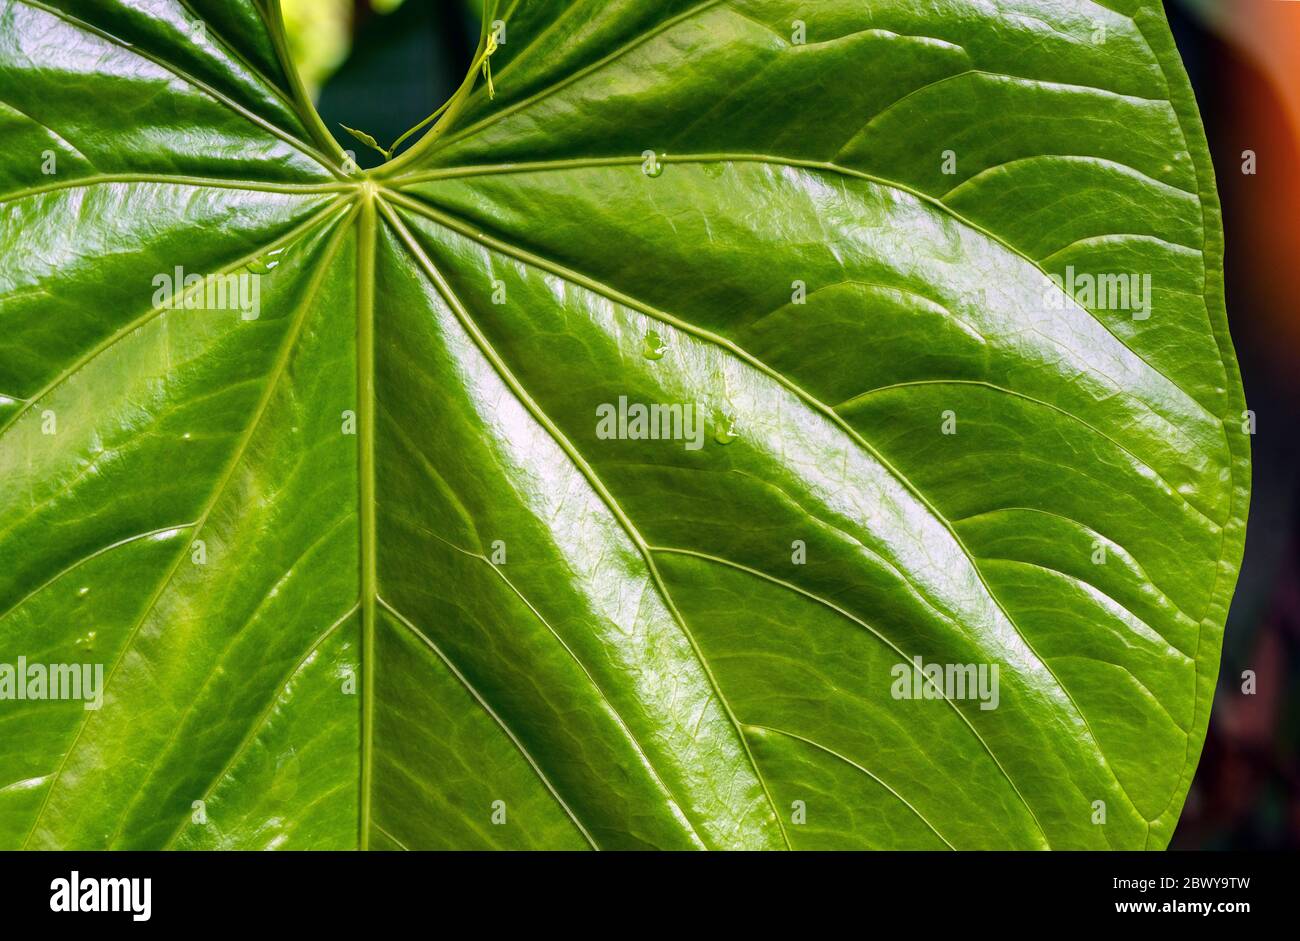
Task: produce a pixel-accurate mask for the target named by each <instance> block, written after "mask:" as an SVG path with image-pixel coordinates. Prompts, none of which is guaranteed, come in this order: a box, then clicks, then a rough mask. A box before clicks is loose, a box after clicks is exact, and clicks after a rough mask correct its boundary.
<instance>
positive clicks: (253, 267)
mask: <svg viewBox="0 0 1300 941" xmlns="http://www.w3.org/2000/svg"><path fill="white" fill-rule="evenodd" d="M284 251H285V246H283V245H282V246H280V247H279V248H273V249H271V250H270V251H269V252H264V253H262V254H261V255H258V256H257V257H256V258H254V259H253V260H252V261H250V262H249V263H248V264H247V265H246V266H245V267H247V268H248V270H249V271H251V272H252V273H253V274H269V273H270V272H271V271H272V270H273V269H275V268H277V267H278V266H279V264H280V262H282V261H283V260H284V259H283V258H281V257H280V256H282V255H283V254H284Z"/></svg>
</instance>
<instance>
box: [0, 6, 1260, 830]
mask: <svg viewBox="0 0 1300 941" xmlns="http://www.w3.org/2000/svg"><path fill="white" fill-rule="evenodd" d="M806 7H807V5H806V4H802V3H798V2H795V0H728V2H724V0H704V2H686V0H662V2H655V3H646V2H644V0H569V2H561V0H520V2H501V3H497V4H493V5H492V9H491V11H490V13H489V17H488V20H487V21H486V22H485V28H484V40H483V45H482V46H481V47H480V55H479V57H478V58H477V59H476V60H475V63H474V66H473V67H472V68H471V70H470V73H469V75H468V76H467V79H466V83H465V85H464V86H463V87H462V89H461V91H460V92H458V93H457V95H456V96H455V97H454V98H453V99H452V100H451V102H450V103H449V105H448V107H447V108H446V111H445V112H444V113H443V114H442V115H441V116H440V118H439V120H438V121H437V122H436V123H435V124H434V125H433V127H432V129H431V130H430V131H429V132H428V133H426V134H425V135H424V136H423V137H422V138H420V139H419V140H418V142H416V143H415V144H414V145H413V146H411V147H410V148H409V149H408V150H406V151H405V152H404V153H402V154H401V155H399V156H398V157H396V158H395V159H394V160H392V161H390V162H389V163H387V164H386V165H385V166H383V167H381V168H380V169H379V170H377V171H373V172H371V173H369V174H358V173H355V172H351V171H350V168H349V165H348V164H347V162H346V161H345V159H344V155H343V152H342V151H341V150H340V148H339V146H338V144H337V143H335V142H334V140H333V138H332V137H330V135H329V133H328V132H327V131H326V130H325V128H324V126H323V125H322V123H321V122H320V119H319V118H318V117H317V115H316V114H315V112H314V111H313V110H312V109H311V108H310V106H309V105H308V104H307V102H306V98H305V96H304V94H303V92H302V88H301V85H300V83H299V81H298V80H297V78H296V74H295V73H294V71H293V68H292V66H291V65H290V64H288V59H287V56H286V53H285V48H286V44H285V42H284V39H283V33H282V28H281V26H280V20H279V11H278V8H277V7H276V6H275V5H274V4H273V3H270V2H264V0H148V2H138V0H137V2H131V3H127V2H125V0H58V2H55V0H46V2H39V0H0V128H3V133H4V137H5V141H6V147H5V148H4V150H3V154H2V155H0V206H3V212H0V246H2V247H3V254H2V255H0V392H3V393H5V394H4V395H3V396H2V397H0V661H2V662H9V663H15V662H16V660H17V657H19V656H23V657H25V658H26V660H27V661H29V662H41V663H82V662H96V663H102V664H104V687H103V706H102V708H100V709H97V710H96V709H85V708H83V703H82V702H81V701H42V700H34V699H27V700H9V701H0V710H2V711H0V723H3V725H4V727H5V734H4V735H3V736H0V845H4V846H10V847H19V846H25V847H33V848H158V847H172V848H212V847H217V848H263V847H284V848H353V847H362V848H365V847H373V848H410V849H420V848H479V847H482V848H489V847H499V848H586V847H596V848H652V847H654V848H783V847H792V848H938V849H943V848H946V847H951V848H958V849H967V848H1047V847H1053V848H1106V847H1114V848H1143V847H1151V848H1155V847H1162V846H1164V845H1165V844H1166V843H1167V841H1168V839H1169V836H1170V834H1171V833H1172V831H1173V827H1174V825H1175V823H1176V821H1177V817H1178V813H1179V811H1180V809H1181V805H1182V801H1183V798H1184V796H1185V794H1186V791H1187V787H1188V784H1189V781H1190V778H1191V774H1192V771H1193V770H1194V768H1195V764H1196V760H1197V757H1198V755H1199V752H1200V748H1201V743H1202V741H1203V738H1204V733H1205V727H1206V722H1207V719H1208V712H1209V705H1210V700H1211V696H1212V693H1213V689H1214V683H1215V677H1216V675H1217V669H1218V656H1219V648H1220V642H1221V636H1222V628H1223V622H1224V619H1225V616H1226V610H1227V604H1228V601H1229V599H1230V598H1231V594H1232V589H1233V586H1234V584H1235V580H1236V574H1237V567H1238V564H1239V562H1240V556H1241V549H1242V538H1243V529H1244V518H1245V514H1246V508H1247V502H1248V485H1249V455H1248V451H1249V446H1248V438H1247V436H1246V435H1244V434H1243V433H1242V431H1241V423H1242V421H1243V414H1242V413H1243V410H1244V408H1245V405H1244V402H1243V396H1242V391H1241V383H1240V377H1239V375H1238V371H1237V366H1236V363H1235V360H1234V358H1233V354H1232V349H1231V343H1230V341H1229V338H1228V334H1227V328H1226V318H1225V314H1224V301H1223V290H1222V235H1221V225H1220V219H1219V209H1218V202H1217V196H1216V194H1215V190H1214V183H1213V173H1212V169H1211V166H1210V160H1209V155H1208V152H1207V149H1206V145H1205V140H1204V134H1203V131H1202V130H1201V125H1200V121H1199V117H1198V115H1197V112H1196V108H1195V103H1194V101H1193V99H1192V95H1191V91H1190V88H1189V86H1188V82H1187V79H1186V76H1185V75H1184V73H1183V70H1182V67H1181V64H1180V63H1179V61H1178V58H1177V54H1176V51H1175V49H1174V46H1173V42H1172V40H1171V38H1170V35H1169V32H1168V28H1167V26H1166V24H1165V22H1164V19H1163V14H1162V13H1161V10H1160V7H1159V5H1158V4H1156V3H1154V2H1148V0H1110V2H1108V3H1107V4H1105V5H1103V4H1099V3H1089V2H1083V0H1071V2H1063V3H1056V4H1051V5H1046V4H1042V3H1034V2H1028V0H1001V2H999V3H997V4H986V5H974V4H970V3H967V2H956V0H953V2H940V3H934V4H927V5H925V6H923V7H920V6H917V5H915V4H911V3H903V2H887V3H877V4H870V5H864V4H861V3H852V2H848V0H844V2H840V0H827V2H823V3H819V4H817V5H816V12H815V13H812V12H808V11H807V9H806ZM496 19H500V20H502V21H504V23H505V24H506V30H505V33H504V35H501V36H499V38H500V39H502V40H504V41H503V42H500V43H497V42H495V39H497V38H498V34H493V33H491V28H492V27H491V25H490V24H491V21H492V20H496ZM196 22H201V23H202V24H203V29H202V30H199V31H197V32H196V30H195V27H194V24H195V23H196ZM196 37H197V38H196ZM485 60H486V61H488V62H489V63H490V66H491V74H492V92H494V93H495V95H493V94H490V93H489V89H488V87H487V86H486V85H485V84H484V83H483V82H482V77H481V76H482V72H483V69H482V65H483V63H484V61H485ZM50 167H53V168H54V169H53V170H50V169H49V168H50ZM178 268H179V269H181V272H177V269H178ZM178 274H180V275H181V276H182V277H181V279H180V280H181V281H182V283H183V274H200V275H213V274H233V275H237V276H249V278H250V280H245V281H244V282H237V281H236V282H230V283H232V284H234V283H244V284H249V285H251V284H254V283H256V284H257V285H258V288H257V290H258V295H257V303H256V309H252V308H253V305H251V304H250V303H245V304H244V305H243V307H240V308H238V309H232V305H231V304H230V303H225V304H224V305H223V304H222V303H220V302H217V303H214V302H213V298H212V297H211V296H209V294H208V292H207V287H206V282H202V281H201V282H200V283H199V286H198V287H197V288H195V289H193V290H192V291H191V292H190V293H189V294H186V295H184V296H183V297H182V303H181V304H180V305H179V306H176V305H173V306H170V307H169V306H167V305H166V304H165V303H161V302H160V301H159V299H158V296H157V289H158V283H157V282H156V280H155V279H157V278H158V277H159V276H163V277H164V278H165V277H167V276H172V277H175V276H176V275H178ZM1103 274H1107V275H1115V274H1123V275H1124V276H1125V278H1126V279H1127V277H1128V275H1130V274H1132V275H1134V276H1135V277H1136V279H1137V280H1136V281H1133V282H1131V283H1132V284H1134V285H1139V286H1140V285H1141V284H1142V283H1143V282H1142V279H1141V276H1142V275H1148V276H1149V284H1150V288H1149V292H1150V293H1149V295H1147V297H1148V300H1149V301H1150V310H1149V316H1146V317H1141V316H1135V310H1134V308H1136V307H1138V306H1139V305H1138V304H1137V297H1136V295H1134V296H1133V297H1131V298H1129V300H1128V301H1127V302H1126V303H1124V304H1123V305H1115V304H1112V303H1107V302H1105V299H1104V297H1103V296H1102V295H1096V296H1094V295H1091V294H1081V293H1080V292H1079V291H1078V290H1077V288H1076V281H1075V280H1071V279H1072V278H1077V276H1081V275H1089V276H1097V275H1103ZM1053 276H1055V277H1056V279H1057V280H1056V281H1055V282H1054V281H1053ZM253 278H255V280H251V279H253ZM1129 283H1130V282H1129V281H1128V280H1126V281H1125V284H1126V285H1127V284H1129ZM1067 286H1068V289H1067ZM240 297H241V298H242V299H243V300H244V301H246V302H247V301H248V300H249V298H248V297H247V296H245V295H240ZM187 300H190V301H192V303H188V304H187V303H185V301H187ZM1112 300H1113V298H1112ZM218 301H219V299H218ZM620 401H623V402H624V403H632V404H635V403H642V404H646V405H649V404H659V405H673V404H675V405H678V406H683V407H685V406H689V407H690V410H689V411H682V412H680V413H679V414H680V415H682V416H683V417H684V418H685V417H686V416H690V417H694V418H696V419H698V421H699V432H700V438H699V439H697V440H698V442H699V444H700V446H699V447H694V446H688V445H692V443H693V442H692V441H691V440H690V438H691V435H692V433H693V430H694V427H695V426H694V425H693V423H692V422H691V421H689V419H688V420H687V421H686V422H685V427H682V428H680V429H678V430H680V431H681V432H682V436H681V437H682V438H684V439H685V440H681V439H675V440H663V439H658V440H656V439H650V438H644V439H637V438H635V437H628V436H623V437H619V438H615V439H613V440H611V439H609V438H608V437H607V436H606V435H604V434H603V433H602V431H601V424H600V422H599V420H598V419H599V417H600V416H601V415H602V409H603V408H609V407H611V406H614V405H616V404H617V403H619V402H620ZM914 658H920V662H922V663H924V664H938V665H941V666H942V665H946V664H971V665H976V666H977V665H980V664H984V665H986V666H988V665H994V664H996V665H997V667H998V669H999V673H998V677H999V680H998V687H997V690H998V695H997V706H996V708H981V706H982V705H985V706H986V705H988V704H989V701H988V699H987V698H986V699H985V700H984V701H983V702H981V701H980V700H979V699H977V698H972V697H971V696H969V695H965V696H962V695H955V694H954V693H953V690H952V689H951V688H949V687H946V686H945V687H943V688H940V687H939V686H937V685H933V684H931V683H930V682H928V681H926V682H921V681H920V680H918V681H917V686H916V687H915V688H916V690H917V691H920V692H922V693H923V694H924V693H926V692H929V693H933V694H934V695H933V696H932V697H924V695H923V698H920V699H915V698H910V697H908V698H899V696H898V695H897V693H898V690H897V688H896V687H897V683H896V676H897V675H898V673H897V671H896V670H895V668H896V667H898V666H899V665H902V667H901V669H902V670H903V671H904V673H905V674H906V675H907V676H908V678H909V681H908V682H909V684H910V682H911V672H910V670H911V669H912V667H911V665H912V664H913V662H914ZM1103 805H1104V821H1105V822H1104V824H1101V823H1099V822H1098V814H1099V810H1098V808H1099V807H1102V806H1103Z"/></svg>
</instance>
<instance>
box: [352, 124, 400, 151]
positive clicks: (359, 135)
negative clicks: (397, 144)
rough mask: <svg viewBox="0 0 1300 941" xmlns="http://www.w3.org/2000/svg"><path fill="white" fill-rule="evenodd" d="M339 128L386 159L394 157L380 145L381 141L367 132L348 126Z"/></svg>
mask: <svg viewBox="0 0 1300 941" xmlns="http://www.w3.org/2000/svg"><path fill="white" fill-rule="evenodd" d="M339 127H341V128H343V130H345V131H347V132H348V133H349V134H351V135H352V136H353V137H355V138H356V139H357V140H359V141H361V143H363V144H365V145H366V146H367V147H370V148H372V149H374V150H377V151H379V152H380V153H381V154H383V155H384V156H385V157H390V156H392V154H391V153H390V152H389V151H388V150H387V149H386V148H384V147H383V146H382V145H381V144H380V143H379V141H377V140H375V139H374V138H373V137H372V136H371V135H369V134H367V133H366V132H365V131H358V130H357V129H356V128H354V127H348V126H347V125H346V124H340V125H339Z"/></svg>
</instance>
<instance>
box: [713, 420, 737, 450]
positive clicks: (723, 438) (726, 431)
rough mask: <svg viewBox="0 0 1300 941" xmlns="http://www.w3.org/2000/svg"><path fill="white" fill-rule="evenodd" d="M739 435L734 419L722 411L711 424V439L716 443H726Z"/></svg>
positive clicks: (729, 442)
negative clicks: (717, 418)
mask: <svg viewBox="0 0 1300 941" xmlns="http://www.w3.org/2000/svg"><path fill="white" fill-rule="evenodd" d="M739 437H740V435H739V434H737V432H736V420H735V419H734V418H732V417H731V416H730V415H727V414H725V413H724V414H723V416H722V417H721V418H720V419H719V420H718V422H717V424H716V425H714V426H713V440H714V441H716V442H717V443H718V444H722V445H727V444H731V442H733V441H735V440H736V439H737V438H739Z"/></svg>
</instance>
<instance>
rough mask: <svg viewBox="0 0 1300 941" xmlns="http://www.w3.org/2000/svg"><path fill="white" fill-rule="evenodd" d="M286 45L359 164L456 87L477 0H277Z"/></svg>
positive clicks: (469, 50)
mask: <svg viewBox="0 0 1300 941" xmlns="http://www.w3.org/2000/svg"><path fill="white" fill-rule="evenodd" d="M281 6H282V8H283V10H284V21H285V28H286V31H287V33H288V37H289V48H290V51H291V52H292V54H293V57H294V61H295V62H296V63H297V65H298V71H299V72H300V73H301V74H302V78H303V83H304V84H305V85H306V87H307V90H308V92H309V93H310V94H311V96H312V98H313V99H314V100H315V101H316V108H317V110H318V111H320V113H321V117H322V118H324V119H325V124H326V126H327V127H328V128H329V129H330V131H331V132H333V134H334V136H335V137H337V138H338V139H339V142H340V143H341V144H342V145H343V148H344V149H345V150H349V151H352V152H353V153H354V155H355V157H356V161H357V163H358V164H360V165H361V166H363V167H373V166H375V165H377V164H379V163H382V162H383V157H382V156H380V155H379V154H377V153H375V152H374V151H372V150H370V149H369V148H367V147H365V146H364V145H362V144H360V143H359V142H357V141H356V140H355V139H353V138H352V137H351V136H350V135H349V134H348V133H347V132H346V131H345V130H343V128H342V127H341V125H343V124H346V125H348V126H349V127H354V128H357V129H358V130H361V131H365V132H366V133H368V134H370V135H371V136H372V137H374V138H375V139H376V140H378V141H379V142H380V143H381V144H383V145H384V146H385V147H387V146H388V145H389V144H391V143H392V142H393V141H395V140H396V139H397V138H398V137H400V136H401V135H402V134H403V133H405V132H406V130H407V129H408V128H410V127H412V126H414V125H415V124H417V123H419V122H420V121H421V120H423V119H424V118H425V117H426V116H428V115H429V114H430V113H431V112H433V111H434V109H436V108H437V107H438V106H439V105H441V104H442V103H443V102H444V101H446V100H447V98H448V97H450V96H451V94H452V93H453V92H454V91H455V90H456V87H457V86H459V85H460V83H461V81H462V80H463V79H464V78H465V73H466V72H467V71H468V69H469V65H470V62H471V61H472V59H473V57H474V50H475V48H476V47H477V45H478V39H479V27H480V25H481V22H482V9H483V5H482V0H281Z"/></svg>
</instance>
